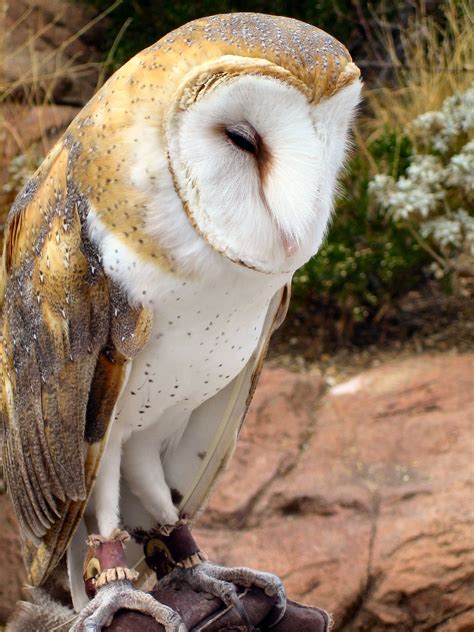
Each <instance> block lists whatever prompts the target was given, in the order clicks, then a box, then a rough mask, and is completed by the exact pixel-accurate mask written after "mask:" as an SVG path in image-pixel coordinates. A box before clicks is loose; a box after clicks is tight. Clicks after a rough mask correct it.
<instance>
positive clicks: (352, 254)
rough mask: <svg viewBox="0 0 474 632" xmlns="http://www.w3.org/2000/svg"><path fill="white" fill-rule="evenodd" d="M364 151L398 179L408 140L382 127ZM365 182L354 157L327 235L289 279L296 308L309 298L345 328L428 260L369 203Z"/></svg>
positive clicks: (398, 290) (374, 310)
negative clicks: (333, 313)
mask: <svg viewBox="0 0 474 632" xmlns="http://www.w3.org/2000/svg"><path fill="white" fill-rule="evenodd" d="M368 151H369V152H370V155H371V157H372V160H373V161H374V162H375V164H376V165H377V169H378V168H380V169H381V170H384V171H386V172H388V173H393V174H394V176H395V177H399V176H400V175H402V174H403V173H404V172H405V170H406V168H407V166H408V165H409V159H410V155H411V153H412V144H411V142H410V140H409V138H408V137H402V138H399V137H398V136H397V135H396V134H395V133H393V132H390V131H387V132H386V133H385V135H384V136H382V137H381V138H380V139H379V140H377V141H375V142H374V143H372V144H371V145H369V147H368ZM370 180H371V173H370V168H369V161H368V160H367V159H366V158H364V157H363V156H361V155H356V156H354V157H353V159H352V160H351V161H350V163H349V165H348V169H347V171H346V174H345V177H344V178H343V183H342V195H341V196H340V197H339V199H338V202H337V205H336V212H335V217H334V221H333V224H332V226H331V228H330V230H329V235H328V238H327V240H326V242H325V244H324V245H323V247H322V248H321V250H320V251H319V253H318V254H317V255H316V256H315V257H313V259H311V260H310V261H309V262H308V263H307V264H306V265H305V266H304V267H303V268H302V269H301V270H300V271H299V272H298V273H297V274H296V277H295V282H294V297H295V299H296V300H295V304H296V306H297V308H298V306H301V303H302V302H305V303H307V302H308V301H315V302H317V303H319V304H322V305H324V306H326V307H330V308H332V309H333V310H334V312H335V313H336V314H337V315H339V316H340V317H341V318H342V319H343V320H344V321H345V322H347V323H348V326H349V328H350V327H351V325H352V324H353V322H360V321H363V320H368V319H371V318H373V317H374V316H376V315H377V314H378V313H379V312H380V310H381V309H382V308H385V306H386V305H387V304H390V302H391V301H392V299H394V298H395V297H396V296H398V295H400V294H402V293H403V292H406V291H407V290H409V289H411V288H413V287H415V286H416V285H417V284H418V283H419V282H420V281H421V280H422V278H423V268H424V266H425V265H426V263H427V262H428V261H429V256H428V255H427V254H426V252H425V251H424V250H422V249H421V248H420V247H419V245H418V243H417V242H416V240H415V239H414V237H413V236H412V234H411V233H410V232H409V231H408V230H407V229H406V228H404V227H401V226H399V225H397V224H396V223H395V222H394V221H393V220H392V219H391V218H390V217H389V216H388V215H387V213H385V212H383V211H382V210H381V209H380V208H377V207H375V206H374V207H372V206H371V203H370V199H369V194H368V185H369V182H370Z"/></svg>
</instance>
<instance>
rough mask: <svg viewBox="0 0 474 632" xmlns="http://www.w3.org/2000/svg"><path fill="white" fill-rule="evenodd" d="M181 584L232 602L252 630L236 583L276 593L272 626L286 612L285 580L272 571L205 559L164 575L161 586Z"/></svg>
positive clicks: (269, 593)
mask: <svg viewBox="0 0 474 632" xmlns="http://www.w3.org/2000/svg"><path fill="white" fill-rule="evenodd" d="M180 583H186V584H188V585H189V586H190V587H191V588H192V589H193V590H196V591H203V592H208V593H210V594H211V595H214V596H215V597H218V598H219V599H221V600H222V601H223V602H224V603H225V604H226V605H228V606H230V605H232V606H233V607H234V608H235V610H236V611H237V613H238V614H239V616H240V618H241V619H242V621H243V622H244V624H245V625H246V627H247V630H249V631H250V630H252V625H251V622H250V620H249V617H248V614H247V611H246V610H245V608H244V606H243V604H242V603H241V601H240V599H239V596H238V594H237V591H236V588H235V585H238V586H244V587H249V586H252V585H253V586H257V587H258V588H261V589H262V590H263V591H264V592H265V594H267V595H268V596H270V597H273V596H276V603H275V606H274V608H273V610H272V614H271V620H269V621H268V627H273V626H274V625H276V624H277V623H278V622H279V621H280V620H281V618H282V617H283V615H284V614H285V611H286V593H285V589H284V587H283V584H282V582H281V580H280V579H279V578H278V577H277V576H276V575H272V574H271V573H262V572H259V571H254V570H252V569H250V568H245V567H237V568H226V567H224V566H219V565H217V564H210V563H209V562H204V563H202V564H198V565H196V566H194V567H192V568H180V567H176V568H174V570H172V571H171V573H169V574H168V575H166V576H165V577H163V578H162V579H161V580H160V582H159V585H160V587H161V588H165V587H170V586H174V585H177V584H180Z"/></svg>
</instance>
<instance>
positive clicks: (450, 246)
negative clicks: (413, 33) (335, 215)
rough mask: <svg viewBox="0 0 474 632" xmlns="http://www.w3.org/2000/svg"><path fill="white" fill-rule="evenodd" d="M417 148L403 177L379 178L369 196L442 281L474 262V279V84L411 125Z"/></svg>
mask: <svg viewBox="0 0 474 632" xmlns="http://www.w3.org/2000/svg"><path fill="white" fill-rule="evenodd" d="M410 131H411V135H412V137H413V138H414V140H415V143H416V145H415V148H414V152H413V155H412V156H411V158H410V164H409V166H408V167H407V169H406V172H405V174H404V175H402V176H400V177H398V178H397V177H393V176H392V175H388V174H386V173H382V174H378V175H376V176H375V177H374V178H373V179H372V180H371V182H370V183H369V192H370V193H371V194H372V196H373V198H374V200H375V201H376V202H377V203H378V204H379V206H380V207H381V208H382V209H385V211H386V212H387V213H388V215H389V216H390V217H391V218H392V219H393V220H394V221H395V222H396V223H397V224H398V225H401V226H406V227H407V228H408V229H409V230H410V231H411V232H412V233H413V234H416V236H417V238H418V241H419V243H420V244H421V245H422V247H423V248H424V249H425V250H426V251H427V252H428V253H429V254H430V255H431V256H432V257H433V259H434V262H433V263H434V268H435V272H436V273H437V275H438V276H442V275H446V274H449V273H451V272H453V271H456V269H457V267H458V260H459V258H460V257H463V265H462V268H463V270H464V269H465V267H466V264H465V260H466V258H472V259H471V264H472V266H473V267H472V273H473V274H474V216H473V208H474V140H473V138H474V84H473V85H472V86H471V87H470V88H469V89H468V90H466V91H465V92H464V93H461V94H456V95H453V96H450V97H448V98H446V99H445V101H444V103H443V105H442V107H441V109H440V110H437V111H433V112H426V113H424V114H421V115H420V116H418V117H417V118H416V119H415V120H414V121H413V122H412V124H411V126H410Z"/></svg>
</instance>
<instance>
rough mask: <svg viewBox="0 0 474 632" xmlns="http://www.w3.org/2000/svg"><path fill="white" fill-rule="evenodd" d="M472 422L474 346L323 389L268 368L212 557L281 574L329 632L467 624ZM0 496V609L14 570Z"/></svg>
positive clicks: (472, 623)
mask: <svg viewBox="0 0 474 632" xmlns="http://www.w3.org/2000/svg"><path fill="white" fill-rule="evenodd" d="M324 391H325V392H324ZM473 419H474V355H463V356H448V355H438V356H436V355H433V356H419V357H414V358H410V359H408V360H403V361H400V362H394V363H390V364H385V365H383V366H381V367H378V368H375V369H371V370H369V371H365V372H363V373H361V374H360V375H359V376H357V377H356V378H353V379H351V380H350V381H348V382H345V383H342V384H339V385H337V386H335V387H333V388H332V389H327V390H326V388H325V385H324V383H323V382H322V381H321V379H320V378H318V377H315V376H311V375H309V374H304V373H299V374H298V373H290V372H288V371H286V370H284V369H275V368H267V369H266V370H265V371H264V372H263V375H262V379H261V381H260V385H259V387H258V389H257V393H256V395H255V398H254V401H253V404H252V408H251V414H250V417H249V419H248V421H247V424H246V426H245V427H244V429H243V432H242V435H241V441H240V443H239V446H238V448H237V450H236V453H235V455H234V459H233V461H232V462H231V467H230V469H229V470H228V471H227V473H226V474H225V476H224V478H223V480H222V482H221V484H220V486H219V489H218V490H217V491H216V493H215V495H214V497H213V499H212V502H211V504H210V505H209V507H208V510H207V511H206V512H205V513H204V515H203V517H202V518H201V521H200V524H199V525H198V526H197V528H196V529H195V535H196V538H197V539H198V541H200V543H201V545H202V547H203V549H204V550H205V551H206V552H207V553H208V554H209V556H210V557H211V558H212V559H213V560H215V561H217V562H220V563H224V564H239V565H241V564H246V565H249V566H253V567H256V568H261V569H265V570H269V571H273V572H275V573H277V574H279V575H280V576H281V577H282V578H283V580H284V582H285V584H286V587H287V590H288V593H289V596H290V598H292V599H295V600H298V601H302V602H304V603H312V604H317V605H318V606H320V607H322V608H325V609H327V610H329V611H330V612H332V613H333V615H334V618H335V627H334V629H335V630H349V631H352V630H353V631H362V630H365V631H366V630H371V632H377V631H379V630H381V631H382V630H383V631H391V630H410V631H414V632H417V631H424V630H430V631H434V630H436V632H471V631H472V629H474V600H473V598H472V595H473V594H474V553H473V551H474V536H473V531H474V529H473V523H474V515H473V513H474V511H473V510H474V502H473V501H474V497H473V492H472V479H473V474H474V472H473V469H474V465H473V464H474V442H473V436H472V420H473ZM0 500H1V501H2V503H3V509H4V512H3V516H4V517H5V516H6V518H4V522H3V524H4V529H3V532H2V544H1V546H0V550H1V551H2V554H3V557H2V558H1V559H0V571H1V580H2V581H0V586H1V587H2V591H3V592H2V593H1V594H0V597H1V600H2V601H1V610H0V614H1V615H3V616H4V615H5V614H6V613H7V611H9V609H10V608H11V607H12V605H13V600H14V599H15V597H16V595H17V594H18V587H19V584H20V581H21V577H22V575H21V571H20V568H19V563H18V561H19V549H18V538H17V534H16V531H15V527H14V522H13V519H12V517H11V513H10V510H9V509H6V508H5V502H6V499H5V498H4V497H3V498H2V499H0Z"/></svg>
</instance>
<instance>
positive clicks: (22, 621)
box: [5, 588, 75, 632]
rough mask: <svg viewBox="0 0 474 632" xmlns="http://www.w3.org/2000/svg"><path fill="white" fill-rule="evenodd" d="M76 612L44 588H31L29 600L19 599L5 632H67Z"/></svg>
mask: <svg viewBox="0 0 474 632" xmlns="http://www.w3.org/2000/svg"><path fill="white" fill-rule="evenodd" d="M74 617H75V612H74V610H72V609H71V608H68V607H67V606H64V605H63V604H61V603H60V602H59V601H55V600H54V599H52V598H51V597H50V595H48V593H47V592H46V591H45V590H43V589H42V588H30V589H29V601H19V602H18V603H17V606H16V609H15V611H14V613H13V614H12V616H11V617H10V619H9V621H8V623H7V627H6V629H5V632H26V630H28V632H53V631H54V632H67V631H68V630H69V628H70V627H71V625H72V622H73V620H74Z"/></svg>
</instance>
